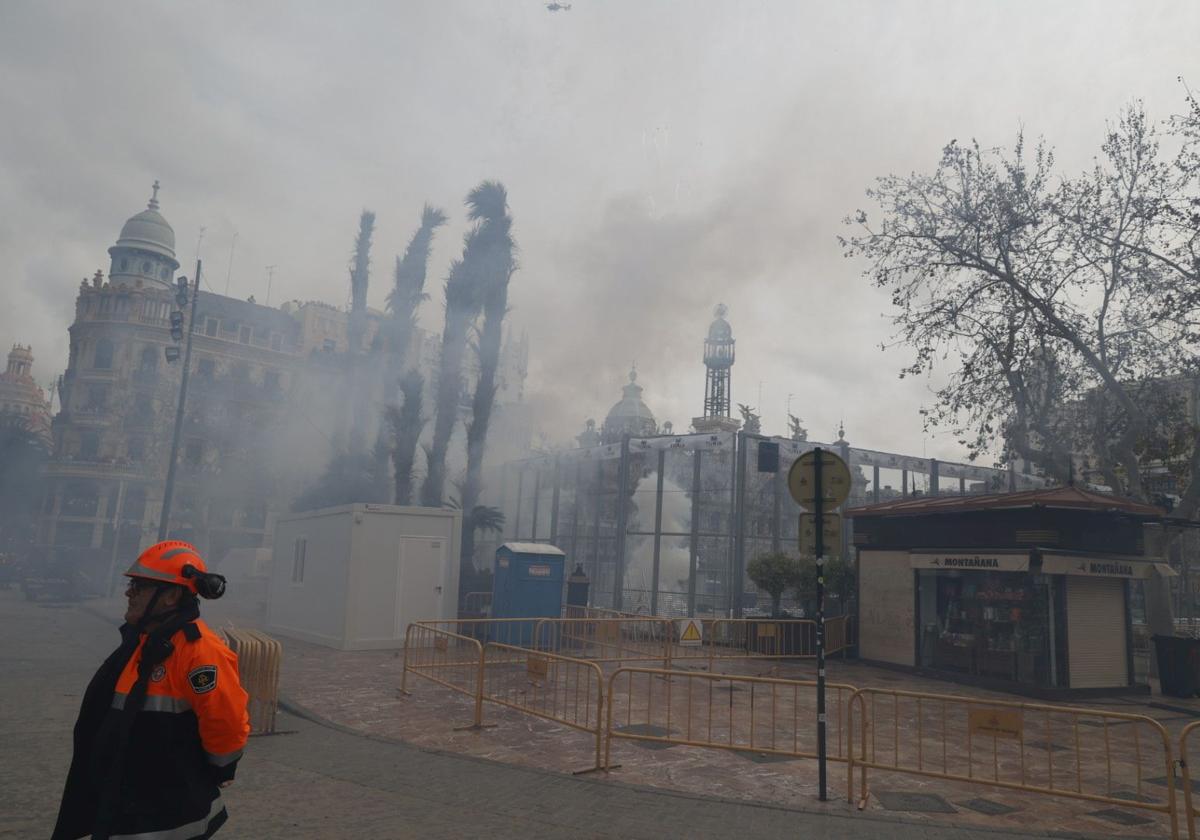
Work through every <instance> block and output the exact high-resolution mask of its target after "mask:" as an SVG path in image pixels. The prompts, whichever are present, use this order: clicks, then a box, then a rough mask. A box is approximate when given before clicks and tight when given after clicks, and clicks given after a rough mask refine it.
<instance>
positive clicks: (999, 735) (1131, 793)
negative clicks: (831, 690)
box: [847, 688, 1179, 838]
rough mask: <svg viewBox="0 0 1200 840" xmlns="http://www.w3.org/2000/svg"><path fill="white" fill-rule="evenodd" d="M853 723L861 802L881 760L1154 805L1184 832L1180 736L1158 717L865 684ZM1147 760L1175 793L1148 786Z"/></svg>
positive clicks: (897, 769)
mask: <svg viewBox="0 0 1200 840" xmlns="http://www.w3.org/2000/svg"><path fill="white" fill-rule="evenodd" d="M856 720H857V721H858V728H857V729H856V728H855V727H856V724H855V721H856ZM847 724H848V726H849V729H848V733H847V737H848V739H849V740H850V742H851V749H850V750H849V753H850V768H849V772H848V773H847V778H848V783H847V799H848V801H850V802H853V801H854V770H855V768H856V767H857V768H858V769H859V771H860V785H859V786H860V793H861V799H860V802H859V807H860V808H861V807H864V806H865V804H866V801H867V798H868V796H869V789H868V785H867V770H868V769H873V770H883V771H888V772H891V773H906V774H913V775H918V776H927V777H932V778H937V779H947V780H950V781H956V782H967V783H974V784H983V785H989V786H994V787H1002V788H1008V789H1010V790H1021V791H1027V792H1030V793H1041V794H1049V795H1054V796H1065V797H1071V798H1074V799H1085V800H1089V801H1093V802H1104V803H1107V804H1111V805H1117V806H1120V807H1122V808H1139V809H1142V810H1146V811H1154V812H1157V813H1161V814H1165V815H1167V816H1168V818H1169V819H1170V822H1171V837H1172V838H1176V837H1178V830H1179V825H1178V813H1177V810H1176V798H1175V781H1174V767H1173V765H1174V761H1173V757H1172V754H1171V744H1170V741H1169V740H1168V737H1167V731H1166V729H1165V728H1164V727H1163V725H1162V724H1161V723H1159V722H1158V721H1156V720H1154V719H1153V718H1149V717H1146V716H1144V715H1131V714H1123V713H1120V712H1108V711H1101V710H1093V709H1079V708H1072V707H1068V706H1049V705H1040V704H1033V703H1017V702H1008V701H1003V700H985V699H977V698H971V697H959V696H954V695H947V694H926V693H921V692H912V691H899V690H893V689H881V688H864V689H860V690H858V691H856V692H854V694H853V695H852V696H851V697H850V700H849V708H848V711H847ZM1081 727H1082V729H1081ZM1147 729H1148V730H1149V732H1148V733H1146V734H1145V735H1143V731H1144V730H1147ZM856 732H857V733H858V735H859V739H860V743H859V744H858V745H857V747H856V746H855V745H854V744H853V741H854V735H855V733H856ZM1143 740H1145V741H1146V742H1147V743H1143ZM881 743H882V747H881ZM1159 743H1161V753H1159V752H1158V749H1157V746H1156V745H1157V744H1159ZM1121 748H1124V750H1122V749H1121ZM1056 753H1058V755H1056ZM1147 768H1149V770H1150V771H1151V775H1153V776H1159V777H1161V780H1162V781H1163V783H1164V785H1165V787H1166V790H1165V794H1166V801H1165V802H1163V801H1162V800H1160V799H1157V798H1155V797H1153V796H1150V795H1149V794H1148V792H1147V791H1146V790H1145V784H1146V782H1147V772H1146V771H1147Z"/></svg>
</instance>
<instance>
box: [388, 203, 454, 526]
mask: <svg viewBox="0 0 1200 840" xmlns="http://www.w3.org/2000/svg"><path fill="white" fill-rule="evenodd" d="M445 223H446V214H445V213H443V212H442V211H441V210H439V209H438V208H436V207H430V206H429V205H428V204H426V205H425V207H424V208H423V209H422V210H421V224H420V226H419V227H418V228H417V230H416V233H414V234H413V236H412V239H410V240H409V242H408V247H407V248H405V250H404V256H403V257H402V258H401V257H397V258H396V271H395V275H394V279H393V284H392V290H391V291H390V292H389V293H388V297H387V309H388V314H389V317H388V319H387V320H386V321H384V323H383V327H382V330H381V332H382V335H381V338H382V341H383V345H384V349H385V351H386V358H385V361H384V371H383V386H384V391H383V401H384V403H385V405H386V406H387V408H385V409H384V415H385V419H386V421H387V423H386V424H385V425H386V426H388V427H390V429H391V440H392V446H391V447H387V446H383V447H377V452H378V453H379V457H380V458H381V461H380V464H379V466H378V467H377V471H378V472H379V473H380V474H383V473H385V472H386V471H387V459H388V458H389V457H390V458H391V460H392V462H393V464H394V465H396V466H397V467H399V465H401V464H407V467H406V468H405V474H404V475H403V476H401V475H400V474H399V473H397V474H396V476H395V488H396V492H397V496H399V494H400V492H401V488H402V487H403V488H405V489H404V491H403V495H404V501H400V499H399V498H396V500H395V504H398V505H399V504H405V505H407V504H411V503H412V468H413V459H414V458H415V457H416V448H417V438H419V437H420V432H421V429H420V427H418V428H417V429H416V434H415V435H413V434H412V433H410V432H409V431H407V430H403V429H400V428H399V427H397V426H396V423H397V422H409V421H410V420H411V421H412V422H416V423H419V424H420V426H424V422H425V421H424V419H423V418H421V388H422V387H423V386H424V380H423V378H422V377H421V375H420V374H418V373H417V372H416V371H415V370H410V371H409V372H408V373H407V374H405V377H413V376H415V377H416V379H417V381H418V382H417V385H416V386H415V390H414V387H413V385H412V383H411V382H410V383H409V386H408V388H407V389H406V388H405V385H404V383H403V381H402V377H401V376H400V371H401V369H402V368H403V367H404V364H405V361H406V356H407V354H408V349H409V345H410V344H411V343H412V336H413V333H414V332H415V331H416V328H417V309H418V307H420V305H421V304H422V303H423V302H424V301H426V300H427V299H428V298H429V295H427V294H426V293H425V276H426V269H427V266H428V264H429V251H430V248H431V246H432V245H433V235H434V233H435V232H436V231H437V229H438V228H439V227H441V226H442V225H444V224H445ZM396 387H399V388H400V391H401V395H402V396H403V398H404V405H403V407H402V408H397V407H396V406H394V405H393V404H392V402H393V400H394V398H395V390H394V389H395V388H396ZM414 393H415V401H414V396H413V395H414ZM410 407H412V409H413V410H412V411H410V410H409V409H410ZM384 434H385V429H384V428H382V427H381V428H380V430H379V437H380V440H381V441H382V440H383V438H384ZM395 446H401V447H402V448H403V451H401V452H399V453H397V452H396V451H395V449H394V448H392V447H395Z"/></svg>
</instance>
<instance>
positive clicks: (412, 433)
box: [388, 370, 425, 505]
mask: <svg viewBox="0 0 1200 840" xmlns="http://www.w3.org/2000/svg"><path fill="white" fill-rule="evenodd" d="M424 387H425V379H424V377H422V376H421V374H419V373H418V372H417V371H415V370H410V371H409V372H408V373H406V374H405V375H404V376H403V377H401V379H400V394H401V399H402V400H403V402H402V403H401V405H400V407H399V408H396V407H395V406H389V407H388V420H389V422H390V424H391V427H392V434H393V435H394V445H393V448H392V466H393V467H394V472H395V477H394V483H395V494H394V496H393V504H397V505H411V504H412V501H413V469H414V468H415V466H416V461H417V444H418V442H419V441H420V439H421V430H422V429H423V428H424V427H425V418H423V417H422V416H421V403H422V399H423V396H422V391H423V389H424Z"/></svg>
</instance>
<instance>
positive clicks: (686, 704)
mask: <svg viewBox="0 0 1200 840" xmlns="http://www.w3.org/2000/svg"><path fill="white" fill-rule="evenodd" d="M816 685H817V684H816V683H815V682H809V681H805V680H783V679H774V678H770V677H751V676H740V675H730V674H706V673H696V672H692V671H668V670H663V669H656V668H626V667H622V668H618V669H617V670H616V671H614V672H613V674H612V676H610V677H609V679H608V698H609V699H608V718H607V722H606V727H605V744H604V766H606V767H609V766H611V764H612V742H613V739H618V740H620V739H625V740H631V741H642V742H652V743H659V744H681V745H685V746H692V747H710V748H714V749H723V750H734V751H742V752H755V753H769V754H773V755H785V756H792V757H795V758H816V757H817V744H816V731H817V728H816V726H815V721H816V716H817V712H816V708H817V706H816ZM826 690H827V691H828V692H829V697H830V701H831V702H830V703H829V705H828V709H829V710H830V712H831V714H830V715H829V720H828V723H827V726H828V732H829V733H830V740H829V743H828V746H827V749H828V758H829V760H831V761H838V762H845V761H846V760H847V757H848V752H847V747H848V744H849V741H848V740H847V729H846V719H845V715H844V710H845V709H846V701H847V700H848V699H849V697H850V695H851V694H852V693H853V692H854V687H853V686H850V685H845V684H842V683H827V684H826Z"/></svg>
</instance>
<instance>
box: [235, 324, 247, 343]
mask: <svg viewBox="0 0 1200 840" xmlns="http://www.w3.org/2000/svg"><path fill="white" fill-rule="evenodd" d="M238 341H240V342H241V343H242V344H249V343H250V327H249V326H243V327H242V328H241V329H240V330H239V331H238Z"/></svg>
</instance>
